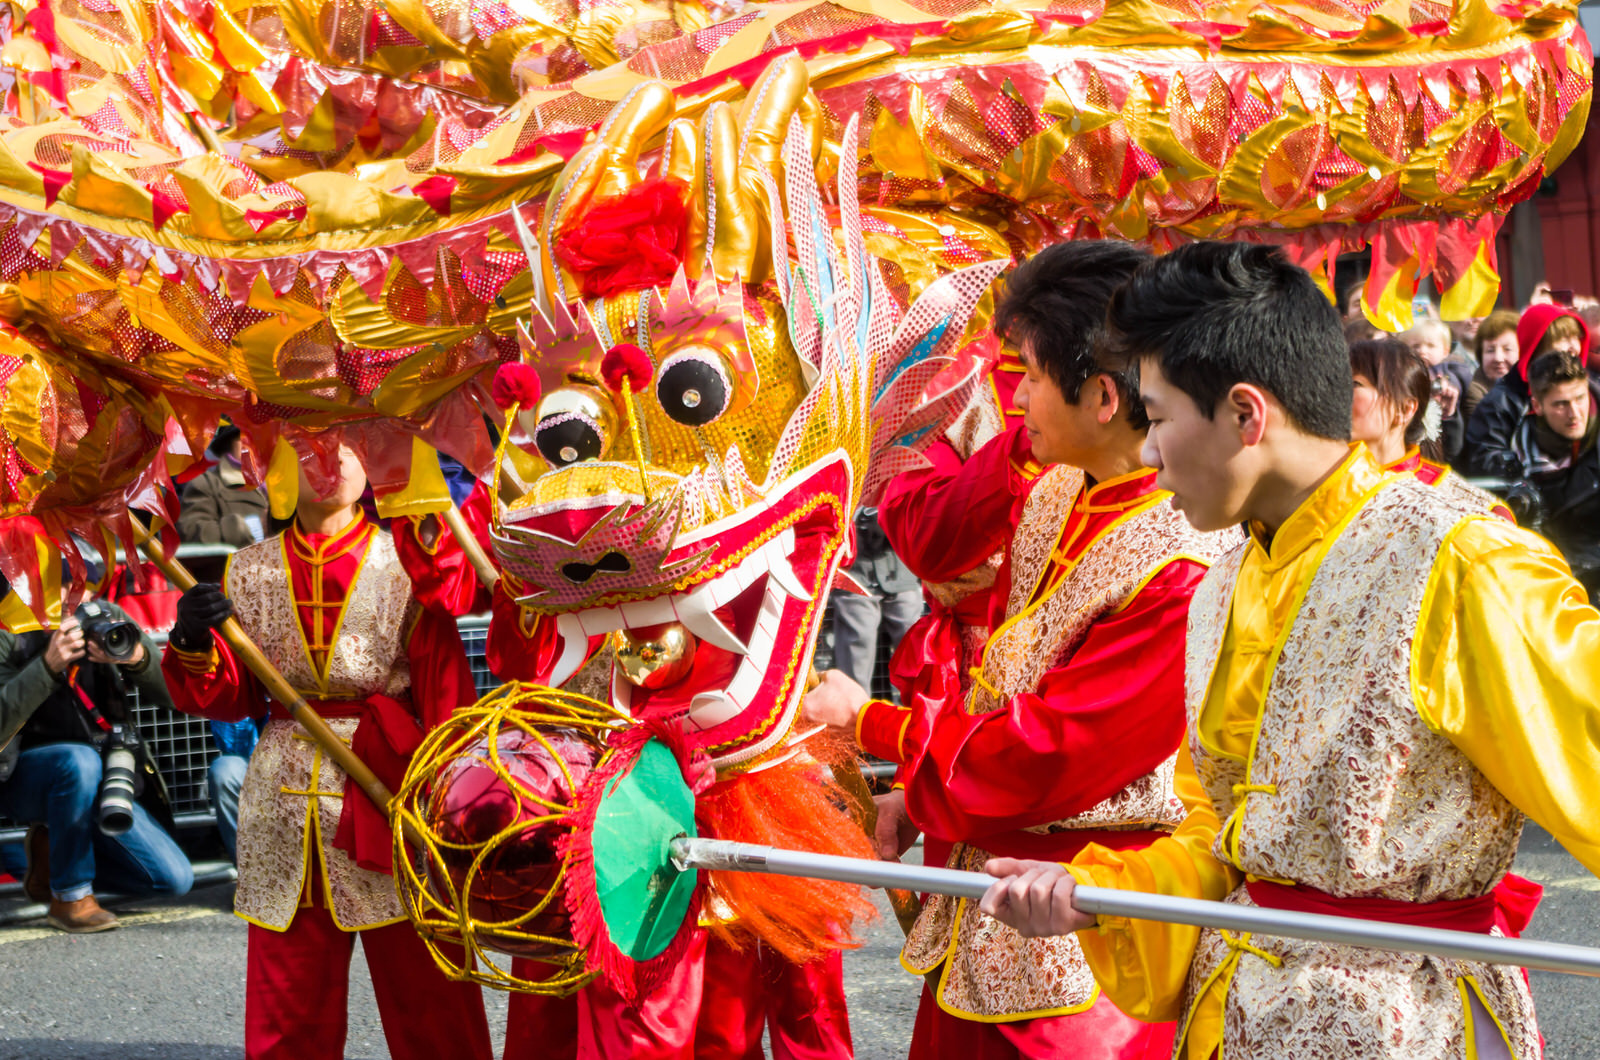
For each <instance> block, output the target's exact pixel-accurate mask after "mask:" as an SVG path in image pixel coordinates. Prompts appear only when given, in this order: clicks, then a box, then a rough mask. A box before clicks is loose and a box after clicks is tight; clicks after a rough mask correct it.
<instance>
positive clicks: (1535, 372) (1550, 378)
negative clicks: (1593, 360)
mask: <svg viewBox="0 0 1600 1060" xmlns="http://www.w3.org/2000/svg"><path fill="white" fill-rule="evenodd" d="M1559 319H1562V320H1566V319H1569V318H1567V317H1561V318H1559ZM1588 377H1589V373H1588V372H1587V371H1585V370H1584V367H1583V362H1582V361H1581V360H1579V359H1578V358H1577V357H1575V356H1573V355H1572V354H1570V353H1563V352H1562V351H1560V350H1557V351H1555V352H1554V353H1541V354H1539V355H1538V356H1537V357H1535V358H1534V359H1533V361H1532V363H1530V364H1529V365H1528V392H1529V393H1530V394H1532V395H1533V396H1534V397H1538V398H1542V397H1544V395H1545V392H1546V391H1548V390H1549V389H1550V388H1551V387H1555V386H1560V385H1561V384H1562V383H1576V382H1577V381H1578V380H1580V379H1587V378H1588Z"/></svg>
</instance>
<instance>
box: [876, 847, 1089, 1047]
mask: <svg viewBox="0 0 1600 1060" xmlns="http://www.w3.org/2000/svg"><path fill="white" fill-rule="evenodd" d="M992 856H993V855H991V854H990V853H988V852H987V851H984V850H979V849H978V848H976V847H970V846H967V845H966V844H959V845H958V846H957V847H956V848H955V850H954V851H953V852H952V853H951V855H950V861H949V867H951V868H954V869H966V870H969V871H974V872H976V871H979V870H981V869H982V868H983V863H984V862H985V861H987V860H988V859H989V858H990V857H992ZM952 937H953V938H954V940H955V943H954V945H952ZM947 952H948V955H949V959H948V961H947V962H946V967H945V969H944V971H943V974H942V976H941V978H940V983H939V1004H940V1007H942V1008H944V1009H945V1010H946V1011H947V1012H955V1013H965V1014H968V1015H971V1016H976V1017H978V1018H980V1019H988V1020H999V1021H1011V1020H1020V1019H1029V1018H1032V1017H1036V1016H1045V1015H1064V1014H1066V1013H1068V1012H1075V1011H1080V1010H1082V1009H1085V1008H1088V1007H1089V1006H1090V1005H1092V1004H1093V1003H1094V999H1095V996H1096V995H1097V994H1098V993H1099V988H1098V987H1096V986H1095V982H1094V973H1093V972H1091V971H1090V970H1089V963H1088V962H1087V961H1086V960H1084V957H1083V950H1082V949H1081V948H1080V947H1079V946H1078V939H1077V937H1076V936H1074V935H1065V936H1061V937H1058V938H1049V939H1025V938H1023V937H1022V936H1021V935H1019V934H1017V933H1016V932H1015V931H1013V930H1011V929H1010V928H1008V927H1006V926H1005V925H1004V924H1002V923H1000V922H999V921H998V920H994V919H992V918H990V917H987V916H985V915H983V913H982V912H980V911H979V909H978V903H977V902H971V901H967V900H966V899H953V898H947V897H945V896H943V895H940V896H937V897H936V898H935V899H934V900H933V901H930V903H929V904H928V905H927V906H925V907H924V908H923V912H922V915H921V916H919V917H918V918H917V923H916V926H915V927H913V928H912V930H911V934H910V936H909V937H908V938H907V939H906V946H905V952H904V954H903V955H902V957H901V961H902V963H903V964H905V965H906V967H908V968H912V969H914V970H917V971H919V972H920V971H923V970H930V969H932V968H934V967H936V966H937V965H938V963H939V961H940V960H941V959H942V958H944V957H945V955H946V953H947Z"/></svg>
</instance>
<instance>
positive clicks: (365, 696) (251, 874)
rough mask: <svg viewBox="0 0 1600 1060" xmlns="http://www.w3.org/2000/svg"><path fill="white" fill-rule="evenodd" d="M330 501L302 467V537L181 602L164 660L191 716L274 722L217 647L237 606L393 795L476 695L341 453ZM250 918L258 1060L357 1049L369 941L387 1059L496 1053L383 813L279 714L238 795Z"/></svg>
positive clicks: (252, 1047) (249, 1000)
mask: <svg viewBox="0 0 1600 1060" xmlns="http://www.w3.org/2000/svg"><path fill="white" fill-rule="evenodd" d="M337 459H338V461H339V464H338V471H337V474H336V475H335V477H334V482H333V484H332V485H331V486H327V487H325V489H324V491H323V492H322V493H321V494H319V493H317V492H316V491H314V490H313V487H312V485H311V483H310V482H309V481H308V480H307V476H306V472H305V470H304V468H303V467H302V470H301V472H300V482H299V497H298V503H297V506H296V510H295V522H294V525H293V526H292V527H290V528H289V529H288V530H286V531H284V533H282V534H281V535H279V536H277V537H273V538H270V539H268V540H266V541H264V542H261V543H260V544H257V545H252V546H250V547H248V548H245V549H243V550H241V551H239V552H237V553H235V554H234V556H233V557H232V558H231V560H230V562H229V564H228V569H227V573H226V574H225V575H224V578H223V584H222V585H221V586H218V585H214V584H202V585H198V586H196V587H195V588H193V589H191V590H189V591H188V592H187V593H185V594H184V596H183V598H182V599H181V600H180V601H179V603H178V618H177V624H176V625H175V626H174V628H173V631H172V639H171V641H170V642H169V645H168V648H167V652H166V656H165V658H164V659H163V662H162V667H163V669H164V671H165V672H166V677H167V682H168V684H169V686H170V687H171V689H172V694H173V700H174V701H175V702H176V704H177V705H178V707H179V708H180V709H182V710H186V711H188V712H190V713H194V714H200V715H203V716H206V717H209V718H213V719H217V720H229V721H231V720H238V719H241V718H246V717H250V716H252V715H254V714H256V713H258V712H259V710H260V705H261V703H262V700H263V698H264V694H263V692H262V689H261V686H260V685H259V684H258V683H257V681H256V679H255V677H254V676H253V675H252V674H251V673H250V672H249V671H248V670H246V669H245V668H244V667H243V665H241V663H240V662H239V660H238V659H237V658H235V657H234V655H233V654H232V653H231V652H230V651H229V649H228V647H227V645H226V644H224V643H223V642H222V641H221V640H220V639H219V638H217V637H215V636H214V634H213V630H215V629H216V628H217V627H218V626H220V625H221V624H222V622H223V621H224V620H225V619H227V617H228V616H229V615H230V614H235V615H237V617H238V619H239V622H240V624H241V625H242V626H243V627H244V630H245V632H246V633H247V634H249V635H250V637H251V639H252V640H253V641H255V643H256V645H257V646H258V647H259V648H261V650H262V651H263V652H264V653H265V654H266V656H267V658H268V659H269V660H271V661H272V662H273V663H274V664H275V665H276V666H277V668H278V669H279V670H280V671H281V672H282V673H283V675H284V676H285V677H286V678H287V679H288V680H289V681H290V683H291V684H293V685H294V686H295V687H296V688H297V689H298V690H299V691H300V692H301V693H302V694H303V695H304V696H305V697H306V699H307V701H308V702H309V703H310V704H311V706H312V707H313V708H315V709H316V710H317V712H318V713H319V714H321V715H322V716H323V717H324V718H326V719H327V720H328V724H329V725H330V727H332V728H333V730H334V732H335V733H336V734H338V736H339V737H340V738H341V739H344V740H347V741H349V742H350V744H351V746H352V748H353V749H354V750H355V751H356V753H357V755H359V756H360V757H361V758H362V759H363V760H364V761H366V762H367V764H368V765H370V766H371V767H372V768H373V770H374V772H376V773H377V774H378V776H379V777H380V778H382V779H383V780H384V781H385V782H386V783H387V784H389V785H390V786H391V787H398V786H399V782H400V779H401V777H402V775H403V774H404V771H405V766H406V762H407V760H408V759H409V757H410V754H411V753H412V752H413V751H414V750H415V749H416V747H417V745H418V744H419V743H420V741H421V739H422V737H423V735H424V733H425V732H426V731H427V730H428V729H429V728H431V727H432V726H434V725H436V724H438V723H439V722H441V721H442V720H443V719H445V718H446V717H448V716H449V714H450V713H451V711H453V710H454V709H455V708H456V707H457V706H459V705H461V704H463V703H470V702H472V700H473V699H474V698H475V696H474V694H473V684H472V674H471V671H470V669H469V668H468V666H467V660H466V654H465V652H464V651H463V649H462V646H461V638H460V634H459V633H458V631H457V630H456V628H455V624H454V622H453V621H452V620H451V618H450V616H448V615H447V614H444V613H442V612H440V611H436V610H431V609H424V608H422V607H421V606H420V605H419V603H418V601H417V598H416V594H415V592H414V591H413V587H412V582H411V579H410V578H409V577H408V576H407V573H406V571H405V569H404V567H403V566H402V564H401V562H400V559H399V557H398V555H397V554H396V550H395V545H394V542H393V540H392V539H391V538H390V536H389V534H388V533H386V532H384V531H383V530H380V529H379V528H378V527H377V526H375V525H373V523H372V522H371V521H369V520H368V519H367V518H366V516H365V515H364V514H363V513H362V510H361V508H360V506H359V505H358V504H357V501H358V499H359V498H360V496H361V493H362V491H363V490H364V489H365V488H366V475H365V473H364V472H363V470H362V468H361V465H360V463H359V462H358V461H357V459H356V457H355V455H354V454H353V453H352V452H351V451H350V450H349V449H348V448H347V447H343V446H341V447H340V448H339V451H338V457H337ZM238 865H239V887H238V892H237V894H236V896H235V899H234V909H235V911H236V912H237V913H238V915H239V916H240V917H242V918H244V919H245V920H247V921H249V922H250V931H249V951H248V956H247V958H246V981H245V1055H246V1057H248V1058H250V1060H279V1058H281V1060H337V1058H339V1057H342V1056H343V1055H344V1043H345V1032H346V1021H347V1012H346V1008H347V996H348V992H349V975H350V957H351V952H352V947H353V946H354V944H355V938H356V936H357V935H359V936H360V938H361V944H362V948H363V949H364V951H365V954H366V959H367V966H368V969H369V970H370V972H371V975H372V985H373V991H374V993H375V994H376V995H377V1001H378V1011H379V1013H380V1014H381V1016H382V1018H383V1026H384V1033H385V1036H386V1037H387V1039H388V1043H389V1050H390V1053H391V1054H392V1055H393V1056H395V1057H397V1058H404V1060H434V1058H437V1057H441V1056H450V1057H464V1058H473V1060H478V1058H482V1060H488V1058H489V1057H490V1055H491V1047H490V1043H489V1032H488V1024H487V1022H486V1020H485V1017H484V1011H483V998H482V994H481V993H480V991H479V988H478V987H476V986H474V985H472V984H470V983H452V982H449V981H448V980H446V979H445V977H444V975H443V974H442V973H441V972H440V971H439V969H438V967H437V966H436V965H435V964H434V962H433V959H432V958H431V957H430V956H429V954H428V951H427V948H426V947H425V946H424V945H423V943H422V941H421V939H420V938H418V936H417V934H416V931H415V930H414V929H413V928H412V926H411V924H410V922H409V921H408V920H406V918H405V913H404V911H403V910H402V909H401V906H400V901H399V898H398V897H397V896H396V893H395V888H394V881H393V878H392V875H391V870H392V864H391V846H390V838H389V829H388V824H387V821H386V820H385V818H384V816H383V814H382V813H381V812H380V811H379V809H378V808H377V807H376V806H374V805H373V804H372V802H371V801H370V800H369V799H368V798H367V796H366V795H365V794H364V793H363V792H362V791H361V790H360V789H358V788H356V787H355V786H354V785H353V784H350V783H348V782H347V778H346V777H345V774H344V772H343V771H342V770H341V769H339V768H338V766H336V765H334V764H333V763H332V762H331V761H329V760H328V759H327V757H326V756H325V755H324V754H323V752H322V751H321V750H320V749H319V748H318V747H317V745H316V744H314V743H312V742H311V741H310V739H309V738H308V737H307V736H306V733H305V731H304V730H303V729H301V728H300V726H299V725H298V724H296V723H295V722H294V721H292V720H291V719H290V718H289V717H288V715H287V713H286V712H285V711H284V709H283V707H281V706H280V705H278V704H277V703H273V704H272V720H271V721H270V722H269V723H268V724H267V728H266V730H265V731H264V732H263V733H262V735H261V740H260V743H259V744H258V745H257V747H256V750H255V754H254V756H253V757H252V758H251V761H250V770H249V773H248V774H247V775H246V777H245V782H244V790H243V793H242V796H241V800H240V812H239V838H238Z"/></svg>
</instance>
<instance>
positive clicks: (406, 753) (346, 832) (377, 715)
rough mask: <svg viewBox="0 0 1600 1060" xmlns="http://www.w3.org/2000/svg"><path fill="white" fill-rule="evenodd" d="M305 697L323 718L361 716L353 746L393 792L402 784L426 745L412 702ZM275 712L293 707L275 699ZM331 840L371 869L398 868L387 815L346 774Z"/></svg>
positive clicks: (389, 870) (284, 713)
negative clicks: (423, 742) (415, 757)
mask: <svg viewBox="0 0 1600 1060" xmlns="http://www.w3.org/2000/svg"><path fill="white" fill-rule="evenodd" d="M306 702H307V703H309V704H310V705H311V708H312V709H313V710H315V711H316V712H317V713H318V714H320V715H321V716H322V717H324V718H360V719H361V721H360V722H359V723H358V724H357V725H356V731H355V733H354V734H353V735H352V736H351V737H350V749H351V750H352V751H354V752H355V754H356V757H357V758H359V759H361V761H363V762H365V763H366V764H367V767H368V768H369V769H371V770H372V771H373V773H375V774H377V777H378V779H379V780H381V781H383V783H384V784H385V785H386V786H387V787H388V788H389V790H390V791H394V790H396V789H397V788H399V787H400V782H401V781H402V780H403V779H405V774H406V766H408V765H410V764H411V756H412V755H413V754H415V753H416V750H417V748H418V747H419V746H421V744H422V725H421V723H420V722H419V721H418V720H417V716H416V715H415V714H413V713H412V711H411V706H410V704H408V703H403V702H401V701H400V700H398V699H394V698H391V697H390V696H385V695H378V694H374V695H371V696H368V697H367V698H366V699H309V698H308V699H307V700H306ZM272 716H273V717H275V718H285V719H287V718H288V717H289V712H288V711H287V710H286V709H285V708H284V707H283V705H282V704H281V703H278V702H276V701H274V702H273V704H272ZM333 845H334V847H335V849H338V850H342V851H344V852H345V853H346V854H349V855H350V857H351V858H352V859H353V860H354V861H355V863H356V864H357V865H359V866H360V867H361V868H364V869H369V870H371V871H373V872H384V873H392V872H393V871H394V850H393V843H392V840H391V839H390V835H389V819H388V817H387V816H386V814H385V813H384V811H383V810H380V809H379V808H378V807H377V806H375V805H374V804H373V802H372V800H371V799H370V798H368V797H367V795H366V793H365V792H364V791H362V790H361V789H360V788H359V787H357V786H356V783H355V781H353V780H350V779H349V778H348V777H347V778H345V782H344V805H343V806H342V807H341V808H340V810H339V827H338V829H337V830H336V831H335V832H334V836H333Z"/></svg>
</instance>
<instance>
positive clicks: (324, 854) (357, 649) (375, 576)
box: [223, 530, 417, 931]
mask: <svg viewBox="0 0 1600 1060" xmlns="http://www.w3.org/2000/svg"><path fill="white" fill-rule="evenodd" d="M286 548H287V543H286V542H285V540H284V537H283V536H282V535H279V536H278V537H274V538H271V539H269V540H267V541H263V542H261V543H260V544H256V545H251V546H250V547H249V548H245V549H241V550H240V551H238V552H236V553H234V555H233V556H232V558H231V559H230V561H229V563H228V570H227V573H226V574H225V575H224V578H223V582H224V585H223V589H224V591H225V592H226V593H227V594H228V597H229V598H230V599H231V600H232V601H233V606H234V614H235V615H236V616H237V617H238V619H239V624H240V625H242V626H243V627H244V631H245V632H246V633H248V634H249V635H250V639H251V640H253V641H255V643H256V644H257V645H258V646H259V647H260V648H261V650H262V652H263V654H265V655H266V657H267V658H268V659H269V660H270V661H271V662H272V664H273V665H274V666H276V667H277V668H278V670H279V671H280V672H281V673H282V674H283V676H284V677H285V678H287V679H288V681H289V683H290V684H291V685H293V686H294V687H295V688H296V689H297V690H298V691H299V692H301V694H303V695H305V696H307V697H308V698H314V699H325V700H348V701H360V700H362V699H365V698H366V697H367V696H369V695H374V694H381V695H386V696H390V697H392V698H395V699H398V700H401V701H402V702H403V701H405V700H406V698H407V696H408V694H409V692H410V688H411V669H410V663H409V661H408V660H407V657H406V643H405V638H406V631H407V630H409V629H410V628H411V624H412V620H413V619H414V618H415V617H416V612H417V604H416V602H415V600H414V599H413V597H412V592H411V579H410V578H409V577H407V575H406V573H405V569H404V568H403V567H402V566H401V565H400V558H399V556H398V555H397V554H396V552H395V547H394V541H393V539H392V538H390V536H389V535H388V534H387V533H386V532H384V531H382V530H377V531H375V532H374V533H373V535H372V538H371V540H370V541H369V542H368V543H367V549H366V555H365V557H364V558H363V560H362V564H361V570H360V573H359V574H357V576H356V579H355V581H354V583H353V584H352V585H351V587H350V591H349V594H348V595H347V596H346V598H345V605H344V613H343V615H342V616H341V620H340V623H339V625H338V630H337V633H336V635H335V636H334V639H333V646H332V648H331V650H330V651H329V653H328V660H327V666H326V669H325V670H324V671H322V672H318V671H317V669H316V667H315V666H314V665H313V663H312V659H311V655H310V652H309V651H308V649H307V647H306V642H305V638H304V636H303V634H302V632H301V626H300V622H299V618H298V616H297V614H296V607H295V600H294V596H293V592H292V589H291V586H290V580H289V579H290V572H289V567H288V559H287V557H286V555H285V552H284V550H285V549H286ZM327 721H328V725H329V726H330V727H331V728H332V729H333V731H334V733H335V734H336V735H337V736H338V737H339V739H341V740H343V741H345V742H346V743H349V742H350V737H351V735H352V734H353V733H354V732H355V729H356V725H357V723H358V722H359V721H360V719H359V718H358V717H330V718H328V719H327ZM344 782H345V773H344V770H342V769H340V768H339V767H338V765H336V764H335V763H334V762H333V761H332V760H330V759H329V758H328V757H327V756H325V755H324V754H323V753H322V751H321V750H320V749H319V748H318V747H317V745H316V744H315V743H314V742H313V741H312V740H311V737H310V736H309V735H308V734H307V733H306V731H305V730H304V729H303V728H301V727H300V725H299V723H298V722H294V721H289V720H285V719H281V718H274V719H272V720H271V721H269V722H268V723H267V727H266V729H265V731H264V732H262V734H261V739H260V741H259V742H258V743H257V744H256V749H255V753H254V754H252V755H251V758H250V769H249V772H247V773H246V774H245V781H244V787H243V789H242V790H241V792H240V796H239V838H238V866H239V886H238V890H237V891H236V892H235V895H234V911H235V912H236V913H238V915H239V916H241V917H243V918H244V919H245V920H248V921H250V922H251V923H252V924H257V925H259V926H261V927H264V928H269V929H271V930H273V931H286V930H288V928H289V925H290V924H291V922H292V921H293V920H294V915H295V910H296V909H298V908H299V906H300V903H301V900H302V896H303V895H304V894H305V890H306V886H307V881H306V872H307V869H308V866H309V864H310V860H311V858H310V854H311V850H312V849H313V846H314V847H315V849H316V851H317V853H318V856H319V858H320V863H321V865H322V873H321V879H320V880H313V881H312V882H311V886H321V887H322V888H324V892H323V896H324V899H325V900H326V902H327V905H328V908H329V910H330V912H331V913H332V914H333V919H334V922H335V923H336V924H338V925H339V927H341V928H343V929H345V930H347V931H355V930H359V929H361V928H368V927H378V926H380V925H383V924H390V923H394V922H396V921H398V920H403V919H405V913H404V910H402V909H401V907H400V900H399V898H398V897H397V896H396V894H395V889H394V880H393V879H392V878H391V877H389V876H387V875H385V874H383V873H379V872H370V871H368V870H366V869H362V868H359V867H357V866H356V864H355V862H354V861H352V860H351V859H350V857H349V855H347V854H345V853H344V852H343V851H342V850H335V849H334V848H333V836H334V831H335V829H336V828H337V827H338V824H339V810H340V806H341V804H342V800H343V799H344Z"/></svg>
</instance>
